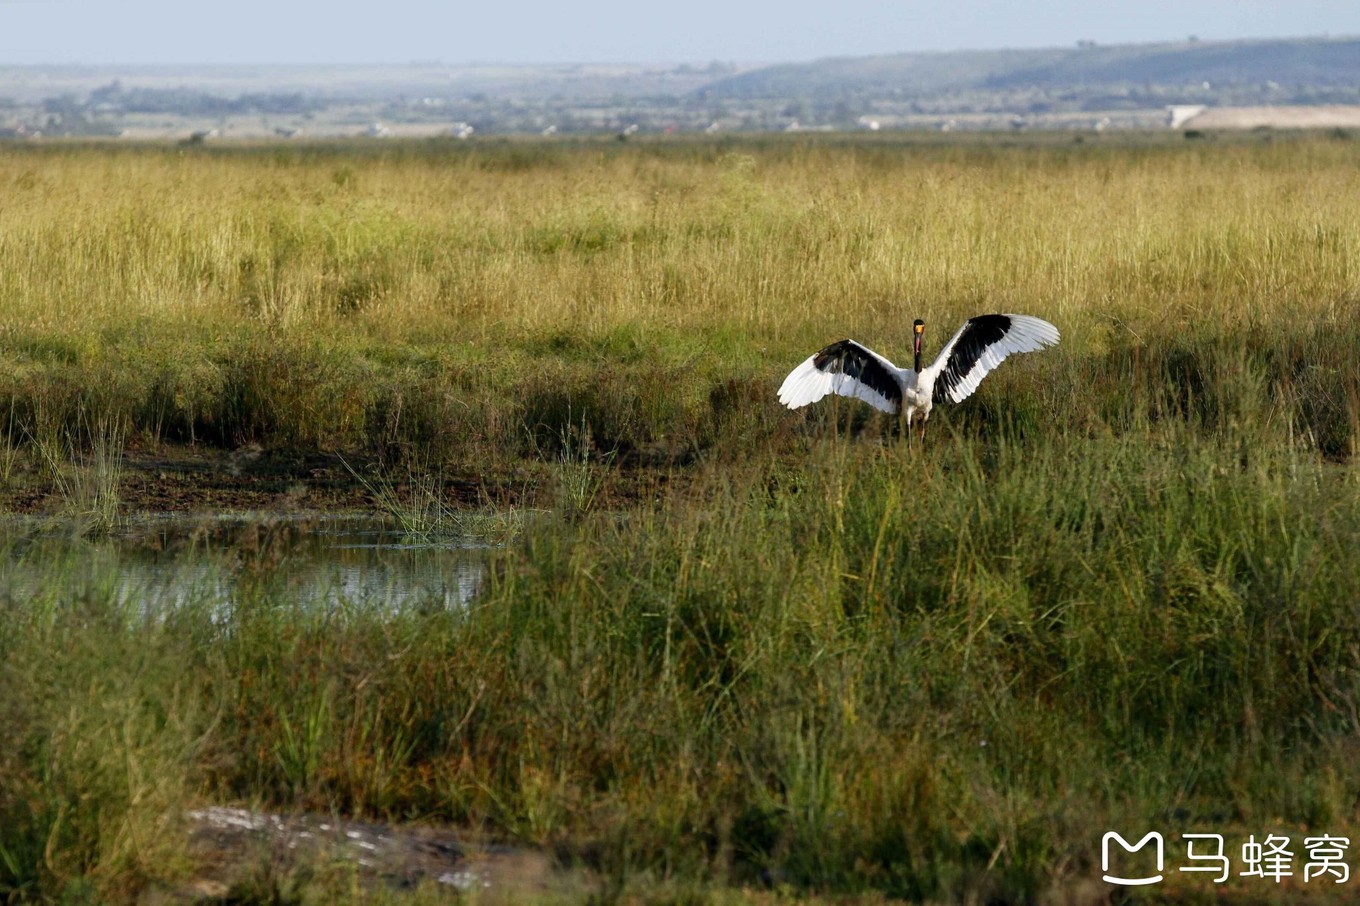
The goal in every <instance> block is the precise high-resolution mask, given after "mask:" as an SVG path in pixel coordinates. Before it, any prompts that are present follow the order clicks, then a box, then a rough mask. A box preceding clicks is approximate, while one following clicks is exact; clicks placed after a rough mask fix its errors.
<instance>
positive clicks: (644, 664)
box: [0, 139, 1360, 902]
mask: <svg viewBox="0 0 1360 906" xmlns="http://www.w3.org/2000/svg"><path fill="white" fill-rule="evenodd" d="M1358 162H1360V146H1357V145H1355V144H1353V143H1350V142H1347V141H1340V140H1332V139H1304V140H1298V141H1272V142H1270V143H1261V142H1253V141H1245V140H1244V141H1239V142H1219V143H1216V144H1215V143H1196V144H1187V145H1184V146H1182V145H1181V144H1170V143H1166V142H1154V141H1147V142H1143V143H1129V144H1123V145H1112V144H1106V143H1104V142H1103V141H1102V142H1091V143H1087V144H1084V145H1082V146H1079V147H1077V146H1068V145H1062V144H1058V143H1056V142H1052V141H1046V142H1039V141H1036V142H1035V143H1033V144H1031V145H1020V146H1014V147H1012V146H1003V145H999V144H996V143H963V144H938V143H931V142H924V141H921V142H902V143H887V142H879V141H869V142H864V143H850V144H835V143H805V142H787V141H776V142H768V143H757V142H753V143H749V144H744V143H721V144H675V145H665V146H646V145H640V146H627V147H614V146H612V145H610V146H597V145H589V144H587V145H581V146H573V147H568V148H557V147H538V146H531V145H516V144H508V145H477V144H472V145H470V146H463V145H460V146H458V147H457V148H450V147H445V146H437V145H432V146H428V147H424V146H421V147H412V146H398V147H395V148H392V149H389V150H380V151H372V150H370V151H363V152H359V151H350V150H345V149H328V148H312V149H306V148H304V149H293V148H290V149H287V150H273V149H240V150H225V151H222V152H214V153H204V154H183V155H181V154H178V153H167V152H164V151H161V150H157V149H131V150H129V149H116V150H115V149H86V148H67V147H55V148H38V149H30V148H25V149H5V150H3V151H0V184H4V183H5V181H6V180H8V181H9V184H10V185H11V186H12V187H13V191H14V194H15V196H16V197H17V198H19V201H17V202H16V203H15V204H14V205H13V206H7V207H4V208H0V328H2V329H3V344H0V354H2V355H3V356H4V357H5V360H6V364H7V367H6V368H4V369H0V388H3V390H2V391H0V392H3V393H4V394H5V398H4V399H3V400H0V404H4V405H5V406H6V408H10V409H11V410H12V411H13V412H14V413H15V416H14V418H15V424H16V425H18V426H19V428H20V430H22V431H28V432H29V433H30V435H32V434H34V433H36V432H38V429H39V427H40V426H42V425H55V426H58V427H60V426H68V427H69V426H71V425H75V424H77V423H78V419H79V417H80V415H79V413H80V412H81V411H82V408H81V407H82V406H83V405H85V402H84V401H85V400H87V399H89V398H91V397H90V393H92V392H94V391H95V390H98V391H99V393H100V394H102V395H101V396H100V397H99V399H101V400H104V401H105V403H104V405H103V408H104V409H105V410H106V411H108V412H109V413H111V414H113V415H116V416H119V417H123V418H126V419H127V420H128V421H127V424H129V425H130V429H129V430H130V432H131V433H132V434H134V435H135V436H136V437H137V439H138V441H139V442H155V441H161V442H176V441H184V442H197V443H200V444H221V445H224V446H230V445H235V444H238V443H243V442H247V441H255V442H262V443H268V444H276V445H295V446H307V447H322V448H330V449H339V450H342V451H344V452H345V453H346V454H348V453H349V452H350V451H351V450H353V451H356V454H367V455H369V456H370V457H371V458H372V459H374V460H376V461H380V462H404V461H411V462H417V461H418V462H422V463H424V464H425V466H424V472H422V474H439V471H440V470H447V472H446V474H451V475H460V476H473V477H476V478H478V479H479V480H485V481H491V480H493V479H494V478H496V477H497V476H500V477H505V476H512V478H511V480H515V481H522V482H524V483H526V484H534V483H538V484H541V485H542V489H543V496H544V497H545V499H546V500H547V501H548V502H551V503H553V504H554V505H557V506H558V510H557V516H556V517H555V518H552V517H544V518H541V519H534V520H528V521H526V522H524V523H523V525H522V526H521V534H520V536H519V539H518V540H517V541H516V543H514V544H512V545H510V546H508V547H506V548H505V549H503V550H501V551H499V552H496V553H494V554H493V555H492V556H493V562H492V564H491V568H490V570H489V573H488V575H489V579H488V582H487V584H486V586H485V588H484V589H483V591H482V593H481V595H480V597H479V598H478V599H477V601H476V603H475V605H474V606H473V607H472V608H471V609H469V610H468V611H466V612H449V611H434V610H421V611H415V610H412V611H409V612H400V613H396V614H394V613H392V611H391V609H390V608H381V607H373V608H363V607H355V608H352V609H343V610H322V609H319V608H312V607H307V606H304V605H300V604H298V603H297V602H295V601H292V600H290V599H289V597H288V595H287V591H286V584H284V583H267V582H262V583H259V585H258V587H254V586H252V587H251V588H252V589H253V590H251V589H247V590H246V591H245V592H243V593H242V594H241V595H240V596H239V600H236V601H235V602H234V605H233V608H232V611H231V613H230V614H229V616H228V617H224V616H223V614H222V613H221V612H220V611H217V610H214V609H213V608H210V607H208V606H206V604H205V603H201V602H200V603H194V602H190V603H188V604H186V605H184V606H183V607H182V608H180V609H178V610H176V611H175V612H173V613H159V614H146V613H133V612H129V611H128V610H127V609H126V608H125V607H124V606H123V605H119V604H117V598H116V597H115V596H114V595H113V594H112V593H111V592H109V593H105V592H104V591H101V587H100V585H99V584H98V583H85V584H83V585H81V586H80V590H79V591H78V592H77V591H73V590H72V589H71V586H70V583H69V582H66V581H65V580H64V578H63V569H64V568H63V567H62V566H61V564H54V565H53V575H52V580H51V581H50V582H49V583H46V584H45V585H44V586H43V587H44V589H46V590H45V591H43V592H42V593H40V594H37V595H34V594H33V593H31V592H30V591H26V590H23V589H20V588H18V587H17V586H16V587H11V586H8V585H6V584H5V582H6V580H5V579H0V610H3V611H4V613H3V618H2V619H0V726H4V727H6V729H7V732H8V734H9V738H10V739H11V741H12V744H11V745H8V746H5V747H0V749H3V750H2V751H0V815H3V816H5V817H6V819H7V820H5V821H4V822H0V892H4V893H5V894H10V893H14V894H17V895H20V896H33V897H38V896H46V897H58V896H62V895H66V896H68V897H77V896H81V895H85V894H88V895H89V896H91V897H95V898H105V899H117V898H120V897H130V896H133V895H135V894H137V893H138V892H140V891H145V890H148V889H151V888H154V887H155V886H156V885H157V884H160V883H169V881H168V880H167V879H170V878H173V877H175V876H179V875H182V873H183V872H185V871H187V870H188V867H187V866H185V865H183V864H182V863H181V862H177V861H176V860H175V859H171V858H169V857H168V856H167V855H166V854H167V853H169V852H174V851H175V850H174V847H173V845H172V844H173V843H174V841H175V839H176V838H175V831H174V830H173V829H174V827H175V821H176V816H177V814H178V813H179V810H180V809H181V808H182V807H183V805H184V804H185V803H188V802H196V801H202V800H220V801H231V802H247V803H259V804H262V805H265V806H268V807H271V808H279V809H314V810H323V811H324V810H334V811H338V812H341V813H344V814H349V815H358V816H364V817H369V818H381V819H392V820H429V821H439V822H449V823H454V824H456V825H459V826H464V827H469V828H477V829H479V830H482V831H485V832H487V833H489V834H491V835H492V836H494V837H495V838H498V839H505V840H510V841H513V842H516V843H519V844H522V845H533V846H542V847H546V848H549V849H550V850H551V851H552V852H554V853H556V854H557V855H558V856H559V857H560V858H562V859H563V860H565V861H568V862H572V863H575V864H578V865H583V866H587V867H589V868H590V869H592V870H593V871H595V872H597V873H598V874H599V876H600V877H601V878H603V879H605V882H606V883H605V886H604V887H602V888H601V893H602V895H605V896H618V897H621V898H629V897H633V898H639V899H645V898H647V897H649V896H657V897H664V896H670V895H672V894H674V895H675V896H676V897H680V896H682V895H684V896H693V898H696V899H703V898H705V897H710V896H711V897H714V898H718V897H721V896H723V891H729V890H733V889H741V888H766V887H769V888H773V889H775V890H776V891H780V890H792V891H795V892H798V893H804V894H816V893H819V892H826V893H831V894H841V893H848V894H855V893H866V894H868V895H871V896H872V895H878V894H885V895H891V896H902V897H907V898H911V899H917V900H925V901H935V902H938V901H968V902H1036V901H1040V900H1042V899H1045V898H1053V899H1055V900H1058V899H1063V898H1067V899H1070V900H1073V901H1080V900H1081V899H1082V898H1083V897H1087V898H1090V899H1094V900H1097V901H1098V900H1099V898H1101V897H1104V896H1106V895H1107V894H1108V890H1107V889H1105V888H1102V887H1096V888H1092V887H1091V886H1090V885H1091V884H1092V879H1093V878H1095V877H1097V876H1098V874H1099V870H1098V865H1097V863H1098V860H1099V845H1100V838H1101V835H1102V834H1103V833H1104V832H1105V831H1106V830H1119V831H1121V832H1123V833H1126V834H1129V833H1135V832H1137V833H1139V834H1141V833H1142V832H1143V831H1145V830H1154V829H1155V830H1161V831H1162V832H1164V833H1167V834H1174V833H1175V832H1177V831H1182V830H1192V831H1193V830H1205V829H1207V830H1210V831H1219V832H1222V833H1225V834H1228V835H1229V838H1230V841H1231V840H1238V842H1241V841H1240V839H1239V838H1245V836H1246V835H1247V834H1256V835H1257V836H1258V839H1259V837H1260V835H1261V834H1263V833H1268V832H1274V833H1287V834H1292V835H1294V836H1295V837H1300V836H1302V835H1304V834H1310V835H1311V834H1316V833H1334V834H1343V835H1345V834H1350V835H1351V836H1354V834H1351V831H1354V830H1356V828H1355V810H1354V803H1355V802H1356V801H1357V797H1358V796H1360V771H1357V769H1356V767H1355V765H1356V764H1357V762H1356V759H1355V758H1354V757H1353V754H1354V751H1355V746H1356V741H1357V738H1358V737H1357V732H1358V731H1360V727H1357V714H1360V706H1358V705H1360V683H1358V682H1357V677H1360V654H1357V651H1358V650H1360V649H1357V648H1356V646H1355V644H1354V639H1355V638H1356V637H1357V634H1358V633H1360V622H1358V621H1360V617H1358V616H1357V614H1358V613H1360V612H1358V611H1357V610H1356V608H1355V606H1354V605H1355V597H1356V596H1355V582H1354V578H1353V573H1354V570H1353V562H1354V551H1355V550H1357V549H1360V486H1358V485H1357V483H1356V480H1355V476H1354V474H1353V458H1354V454H1355V450H1356V444H1357V438H1358V437H1360V434H1358V433H1357V431H1358V430H1360V369H1357V368H1356V367H1355V356H1354V350H1355V349H1356V348H1357V346H1358V345H1360V327H1357V323H1360V322H1357V320H1356V319H1355V314H1356V310H1357V300H1358V299H1360V295H1358V293H1357V290H1358V289H1360V287H1358V286H1357V280H1358V279H1360V276H1358V273H1357V271H1356V270H1355V261H1357V260H1360V259H1358V258H1357V256H1356V252H1357V250H1358V249H1360V214H1357V212H1356V209H1355V206H1354V205H1352V204H1350V203H1349V198H1350V197H1352V196H1353V195H1354V191H1355V189H1356V182H1357V180H1360V168H1357V167H1356V164H1357V163H1358ZM170 187H174V188H175V191H174V192H170V191H168V188H170ZM146 199H153V200H146ZM58 248H61V249H63V250H64V254H57V253H56V252H55V251H54V250H55V249H58ZM981 310H1014V311H1027V312H1031V313H1034V314H1037V315H1041V316H1044V317H1047V318H1049V319H1050V320H1052V321H1054V322H1055V323H1057V324H1058V325H1059V326H1060V328H1061V329H1062V331H1063V334H1064V339H1063V344H1062V345H1061V346H1060V347H1058V348H1057V349H1055V350H1051V351H1047V352H1045V353H1043V354H1042V355H1035V356H1028V357H1024V358H1022V359H1019V360H1017V361H1015V362H1007V363H1006V365H1004V366H1003V367H1002V368H1001V369H999V370H998V371H997V372H996V374H994V375H993V376H991V377H989V378H988V380H987V382H986V383H985V384H984V385H983V387H982V388H981V389H980V390H979V392H978V393H977V394H976V396H975V397H974V398H972V399H970V400H969V401H968V402H967V403H966V404H965V405H963V406H959V407H950V408H948V409H943V410H940V411H938V412H937V413H936V414H935V415H934V416H933V417H932V425H931V437H930V438H929V440H928V442H927V443H926V444H925V445H923V446H917V447H908V446H907V445H906V444H905V442H904V441H903V439H902V438H900V437H898V436H897V435H896V434H895V432H894V429H893V425H892V424H891V420H890V419H884V418H882V417H880V416H878V415H875V414H872V413H871V412H868V411H867V409H866V407H851V406H839V407H838V406H832V405H827V406H822V407H817V408H815V409H814V410H812V411H810V412H807V413H796V414H790V413H787V412H784V411H782V410H781V409H780V408H779V407H778V404H777V402H776V401H775V400H774V399H773V389H772V388H773V387H775V386H777V383H778V380H779V378H780V377H782V374H783V373H784V372H785V370H786V369H787V368H789V367H791V366H792V365H793V364H794V363H796V362H797V361H798V360H800V359H801V358H802V357H804V356H805V355H806V354H807V353H808V351H810V350H811V349H813V348H816V347H817V346H818V345H821V344H822V343H824V342H828V341H830V340H834V339H836V338H838V337H840V336H844V335H853V336H856V337H858V338H859V339H861V340H863V341H866V342H869V343H871V344H872V345H874V346H875V347H876V348H879V349H881V350H882V351H883V352H885V353H887V354H889V355H892V354H895V353H897V351H898V350H901V349H904V348H906V345H907V342H908V337H909V333H910V323H911V320H912V318H913V317H916V316H920V317H923V318H925V319H926V320H927V322H928V324H929V325H930V326H929V330H930V331H931V333H930V337H931V339H932V341H934V342H936V343H938V342H940V341H942V340H943V336H942V335H945V334H947V332H948V331H949V330H951V329H952V328H953V327H954V325H955V323H956V322H957V321H959V320H961V319H962V318H963V317H965V316H967V315H970V314H974V313H976V312H978V311H981ZM82 388H83V389H82ZM82 394H83V395H82ZM56 436H60V435H59V434H58V435H56ZM394 451H396V452H399V453H400V454H401V455H402V456H406V457H408V459H405V460H403V459H400V458H394ZM413 454H414V455H417V456H420V457H424V458H423V459H409V457H410V456H411V455H413ZM16 455H17V454H16ZM605 457H612V458H610V459H608V460H607V461H606V459H605ZM356 461H358V460H356ZM606 467H607V468H606ZM413 482H414V480H413ZM390 484H391V486H392V487H393V489H394V495H395V496H394V497H393V502H392V506H393V507H394V508H395V509H400V508H402V507H409V506H417V507H419V506H421V504H420V503H419V499H418V498H417V497H409V498H408V497H403V496H402V495H401V493H399V492H397V491H396V490H395V488H396V486H397V485H398V484H400V481H398V480H396V479H394V480H393V481H392V482H390ZM413 488H414V483H413ZM416 490H418V489H416ZM379 496H381V495H379ZM433 496H435V497H436V498H438V496H439V495H438V493H437V492H436V493H435V494H434V495H433ZM427 497H428V495H427ZM413 500H414V501H416V502H415V503H414V504H413V503H412V502H411V501H413ZM604 503H608V504H609V505H610V506H609V508H608V509H606V507H605V506H603V504H604ZM624 503H626V504H627V505H621V504H624ZM441 506H442V502H441ZM1195 880H1196V879H1191V878H1182V877H1175V878H1172V879H1170V880H1169V881H1168V883H1167V885H1166V886H1165V887H1163V888H1162V889H1161V890H1160V891H1159V892H1160V893H1162V894H1164V895H1166V896H1168V897H1172V898H1182V899H1185V900H1188V901H1202V900H1203V899H1204V897H1205V896H1207V895H1208V894H1207V892H1206V891H1208V889H1209V888H1207V887H1196V886H1195V883H1194V882H1195ZM1251 884H1252V882H1251V881H1250V880H1247V879H1236V878H1235V879H1234V880H1233V881H1232V882H1231V884H1230V885H1229V886H1228V887H1227V888H1226V890H1227V892H1228V893H1227V894H1226V895H1234V896H1253V895H1259V893H1260V890H1259V888H1253V887H1252V886H1251ZM1343 886H1344V885H1343ZM776 895H778V894H777V893H776Z"/></svg>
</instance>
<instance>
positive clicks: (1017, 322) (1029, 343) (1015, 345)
mask: <svg viewBox="0 0 1360 906" xmlns="http://www.w3.org/2000/svg"><path fill="white" fill-rule="evenodd" d="M1006 317H1008V318H1010V320H1011V326H1010V328H1009V329H1007V331H1006V333H1005V334H1004V335H1003V336H1002V337H1001V339H999V340H997V341H996V342H995V343H992V344H991V345H990V346H988V347H987V348H986V349H984V350H983V351H982V355H981V356H979V357H978V360H977V362H976V363H975V364H974V365H973V367H972V368H970V369H969V370H968V373H967V374H965V375H964V376H963V377H962V378H961V379H960V380H959V382H958V383H957V384H955V385H954V386H953V387H952V388H951V389H950V390H949V400H950V402H954V403H961V402H963V401H964V400H966V399H968V397H970V396H972V395H973V391H974V390H977V388H978V385H979V384H981V383H982V379H983V378H984V377H986V376H987V374H988V373H989V372H990V371H991V370H992V369H993V368H995V367H996V366H997V365H1000V364H1001V363H1002V361H1003V360H1005V358H1006V356H1008V355H1013V354H1015V353H1019V352H1037V351H1038V350H1040V349H1044V348H1045V347H1048V346H1055V345H1057V343H1058V340H1059V338H1060V335H1059V334H1058V328H1056V327H1054V326H1053V325H1052V324H1050V323H1048V322H1047V321H1045V320H1043V319H1042V318H1035V317H1032V316H1030V315H1011V314H1008V315H1006ZM967 329H968V324H967V323H965V324H964V325H963V326H962V327H960V328H959V329H958V331H957V332H956V333H955V334H954V336H953V337H952V338H951V339H950V340H949V342H948V343H946V344H945V347H944V349H942V350H940V355H939V356H938V357H937V358H936V359H935V362H934V364H932V365H931V366H930V367H929V368H928V369H926V370H927V371H929V373H930V378H931V380H930V383H931V385H932V386H933V385H934V383H935V377H936V376H938V375H939V373H940V372H941V371H943V370H944V367H945V364H946V363H947V362H948V361H949V354H950V353H951V352H953V351H954V344H955V343H957V342H958V341H959V337H961V336H963V332H964V331H965V330H967ZM922 383H924V381H923V382H922Z"/></svg>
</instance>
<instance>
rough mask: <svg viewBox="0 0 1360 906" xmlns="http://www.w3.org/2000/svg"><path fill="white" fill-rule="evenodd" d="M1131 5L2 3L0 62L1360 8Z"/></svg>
mask: <svg viewBox="0 0 1360 906" xmlns="http://www.w3.org/2000/svg"><path fill="white" fill-rule="evenodd" d="M1131 6H1133V5H1130V4H1125V3H1117V2H1089V0H1049V2H1044V3H1039V4H1028V5H1023V6H1021V5H1017V4H1014V3H1010V2H1006V0H960V2H957V3H955V4H953V5H951V6H950V7H948V8H945V9H941V8H939V7H937V6H936V5H935V4H934V3H924V2H907V3H901V4H896V5H893V6H891V7H888V6H886V5H885V4H883V3H881V2H873V0H844V2H842V3H840V4H838V5H836V6H834V7H832V8H829V7H828V5H826V4H821V3H813V2H810V0H791V2H789V3H785V4H781V5H779V6H777V7H776V6H775V5H773V4H766V3H758V4H750V5H746V6H738V5H735V4H731V3H724V2H720V0H694V2H691V3H688V4H684V5H672V6H668V7H664V8H651V9H639V8H638V7H637V6H635V5H633V4H631V3H626V2H623V0H588V2H583V3H580V4H577V5H574V6H572V7H571V8H564V7H563V5H561V4H548V3H542V2H532V3H520V4H502V5H500V6H497V7H494V8H479V9H472V10H463V11H456V10H450V9H444V8H438V7H435V6H434V5H432V4H431V3H428V2H419V0H392V2H388V3H384V4H381V5H377V4H373V3H368V2H361V0H338V2H333V3H330V4H326V5H322V4H320V3H317V2H316V0H299V2H295V3H292V4H288V5H283V4H279V3H272V4H271V3H267V2H264V0H241V2H238V3H234V4H232V5H230V6H227V5H207V6H196V7H187V6H186V5H183V4H175V3H170V2H167V0H128V2H123V3H118V4H99V3H94V2H90V0H0V65H4V64H11V65H14V64H18V65H43V64H50V65H91V66H100V65H112V66H117V65H129V66H135V65H151V66H174V65H225V66H232V65H261V66H263V65H280V66H287V65H327V64H335V65H383V64H393V65H407V64H411V63H435V62H437V63H439V64H440V65H453V66H463V65H489V66H494V65H519V64H606V65H607V64H620V65H626V64H646V63H671V64H684V63H690V64H704V63H707V62H709V61H713V60H718V61H723V62H736V63H740V64H769V63H779V62H794V61H804V60H812V59H819V58H824V57H846V56H850V57H853V56H869V55H876V54H888V53H903V52H912V51H947V50H961V49H968V50H987V49H996V48H1017V49H1019V48H1034V47H1062V46H1071V45H1072V44H1074V43H1076V42H1077V41H1095V42H1097V43H1099V44H1129V43H1148V42H1160V41H1183V40H1185V39H1186V38H1187V37H1189V36H1191V35H1193V36H1195V37H1197V38H1199V39H1201V40H1205V41H1230V40H1246V39H1263V40H1266V39H1273V38H1303V37H1324V36H1327V37H1341V36H1345V35H1356V34H1360V4H1355V3H1353V2H1340V0H1311V2H1300V3H1297V4H1291V5H1288V6H1286V5H1283V4H1278V3H1273V2H1265V0H1180V2H1170V0H1156V2H1151V3H1141V4H1137V5H1136V8H1130V7H1131Z"/></svg>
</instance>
